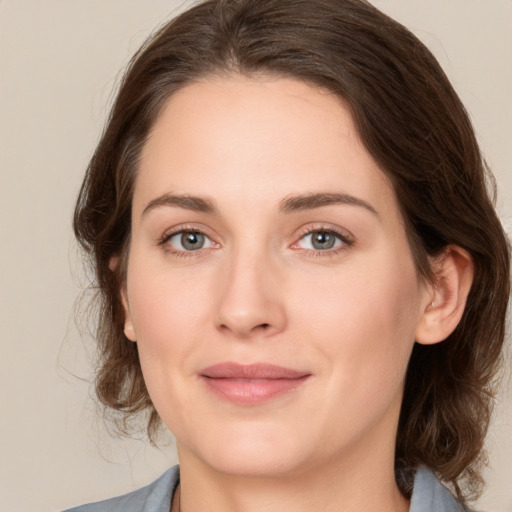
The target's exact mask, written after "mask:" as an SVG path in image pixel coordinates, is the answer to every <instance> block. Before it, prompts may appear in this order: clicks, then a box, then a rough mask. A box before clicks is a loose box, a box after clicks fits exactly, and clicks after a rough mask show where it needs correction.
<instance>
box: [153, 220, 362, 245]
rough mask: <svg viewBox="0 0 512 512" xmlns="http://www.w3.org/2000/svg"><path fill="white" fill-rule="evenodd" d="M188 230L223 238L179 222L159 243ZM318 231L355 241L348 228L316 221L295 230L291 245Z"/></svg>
mask: <svg viewBox="0 0 512 512" xmlns="http://www.w3.org/2000/svg"><path fill="white" fill-rule="evenodd" d="M187 231H191V232H198V233H201V234H202V235H205V236H206V237H207V238H208V239H209V240H210V241H211V242H213V243H214V244H219V242H218V241H217V240H218V239H219V238H221V237H216V236H212V235H211V234H210V233H209V231H210V230H209V229H208V228H207V227H206V226H204V225H201V224H199V225H198V224H195V223H190V224H178V225H176V226H173V227H171V228H169V229H167V230H166V231H165V233H164V234H163V235H162V236H161V237H160V238H159V240H158V245H163V244H165V243H167V242H168V241H169V240H170V239H171V238H172V237H174V236H176V235H178V234H180V233H183V232H187ZM318 231H327V232H330V233H334V234H335V235H336V236H338V237H339V238H340V239H341V240H342V241H343V242H344V243H349V244H350V245H352V244H353V243H354V236H353V235H352V233H350V232H349V231H348V230H346V229H344V228H341V227H339V226H335V225H333V224H331V223H323V222H316V223H309V224H306V225H304V226H302V227H301V228H299V229H298V230H295V235H294V239H293V242H291V244H290V245H289V246H293V245H295V244H297V243H298V242H299V241H300V240H301V239H302V238H304V237H305V236H306V235H309V234H312V233H315V232H318ZM220 243H222V242H220ZM200 250H201V249H199V250H198V252H199V251H200ZM304 250H308V249H304ZM309 250H311V249H309ZM178 251H179V250H178ZM179 252H187V251H179ZM322 252H328V250H326V251H322Z"/></svg>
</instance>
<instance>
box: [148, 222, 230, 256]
mask: <svg viewBox="0 0 512 512" xmlns="http://www.w3.org/2000/svg"><path fill="white" fill-rule="evenodd" d="M209 231H210V230H209V229H207V228H206V227H205V226H202V225H197V224H178V225H176V226H173V227H171V228H169V229H167V230H166V231H165V233H164V234H163V235H162V236H161V237H160V238H159V239H158V240H157V245H159V246H163V247H164V248H165V250H166V251H167V252H169V253H171V254H174V255H177V256H183V257H188V256H197V255H199V254H201V253H203V252H204V251H207V250H209V249H212V248H216V247H218V246H219V245H220V244H219V243H218V242H216V241H215V240H214V237H213V236H212V235H210V234H209ZM187 232H192V233H200V234H201V235H203V236H205V237H206V238H208V240H209V241H210V242H211V244H212V245H213V246H214V247H206V248H201V249H196V250H195V251H187V250H181V249H176V248H174V247H172V246H170V245H169V244H168V242H169V240H170V239H171V238H173V237H174V236H176V235H179V234H180V233H187ZM215 246H216V247H215Z"/></svg>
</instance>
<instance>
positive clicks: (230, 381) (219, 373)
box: [200, 362, 311, 405]
mask: <svg viewBox="0 0 512 512" xmlns="http://www.w3.org/2000/svg"><path fill="white" fill-rule="evenodd" d="M310 376H311V374H310V373H307V372H303V371H297V370H292V369H290V368H283V367H282V366H276V365H273V364H266V363H259V364H249V365H242V364H238V363H230V362H228V363H221V364H216V365H214V366H209V367H208V368H205V369H204V370H202V371H201V372H200V377H201V379H202V380H203V382H204V383H205V384H206V385H207V386H208V388H209V389H210V390H211V391H213V392H214V393H215V394H216V395H217V396H219V397H221V398H223V399H225V400H228V401H230V402H233V403H235V404H238V405H256V404H259V403H262V402H265V401H267V400H270V399H271V398H274V397H276V396H277V395H281V394H283V393H289V392H290V391H293V390H295V389H296V388H298V387H299V386H300V385H301V384H302V383H304V382H305V381H306V380H307V378H308V377H310Z"/></svg>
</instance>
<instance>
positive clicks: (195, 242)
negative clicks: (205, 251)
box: [181, 232, 205, 251]
mask: <svg viewBox="0 0 512 512" xmlns="http://www.w3.org/2000/svg"><path fill="white" fill-rule="evenodd" d="M204 238H205V237H204V235H203V234H202V233H197V232H194V233H191V232H188V233H187V232H184V233H183V234H182V235H181V245H182V246H183V247H184V248H185V249H187V250H188V251H197V250H198V249H202V248H203V246H204Z"/></svg>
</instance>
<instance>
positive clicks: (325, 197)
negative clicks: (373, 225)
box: [280, 192, 379, 217]
mask: <svg viewBox="0 0 512 512" xmlns="http://www.w3.org/2000/svg"><path fill="white" fill-rule="evenodd" d="M333 204H343V205H351V206H360V207H362V208H364V209H366V210H368V211H369V212H371V213H372V214H374V215H376V216H377V217H379V214H378V212H377V210H376V209H375V208H374V207H373V206H372V205H371V204H370V203H367V202H366V201H364V200H363V199H360V198H358V197H355V196H351V195H350V194H342V193H324V192H320V193H314V194H303V195H298V196H290V197H287V198H286V199H283V201H281V205H280V210H281V211H282V212H283V213H291V212H296V211H303V210H313V209H314V208H320V207H322V206H330V205H333Z"/></svg>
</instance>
